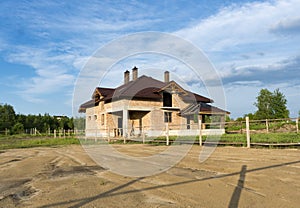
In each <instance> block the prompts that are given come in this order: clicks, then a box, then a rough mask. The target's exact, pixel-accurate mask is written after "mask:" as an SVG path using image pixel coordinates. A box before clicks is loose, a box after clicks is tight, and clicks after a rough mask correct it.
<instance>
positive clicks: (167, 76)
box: [165, 71, 170, 83]
mask: <svg viewBox="0 0 300 208" xmlns="http://www.w3.org/2000/svg"><path fill="white" fill-rule="evenodd" d="M168 82H170V73H169V72H168V71H165V83H168Z"/></svg>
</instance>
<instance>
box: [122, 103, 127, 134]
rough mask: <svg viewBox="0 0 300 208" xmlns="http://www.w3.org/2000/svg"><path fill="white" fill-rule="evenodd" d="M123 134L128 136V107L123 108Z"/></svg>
mask: <svg viewBox="0 0 300 208" xmlns="http://www.w3.org/2000/svg"><path fill="white" fill-rule="evenodd" d="M123 136H124V137H126V136H128V110H127V108H124V109H123Z"/></svg>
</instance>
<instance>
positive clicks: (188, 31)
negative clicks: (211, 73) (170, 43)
mask: <svg viewBox="0 0 300 208" xmlns="http://www.w3.org/2000/svg"><path fill="white" fill-rule="evenodd" d="M299 10H300V3H299V1H298V0H285V1H281V0H278V1H267V2H255V3H248V4H245V5H242V6H234V5H233V6H230V7H226V8H224V9H222V10H221V11H220V12H219V13H217V14H216V15H214V16H211V17H209V18H207V19H204V20H202V21H201V22H200V23H199V24H198V25H195V26H193V27H191V28H185V29H182V30H180V31H178V32H176V34H178V35H180V36H182V37H184V38H187V39H189V40H191V41H192V42H193V43H196V44H197V45H198V46H200V47H201V48H203V49H204V50H205V51H220V50H221V51H225V50H226V49H230V50H232V49H233V48H234V47H238V46H242V45H244V44H253V43H254V44H264V43H266V42H273V41H275V40H277V39H278V38H279V37H277V36H276V35H274V34H272V33H270V29H271V28H273V27H274V25H276V24H278V23H280V22H282V21H284V20H286V19H288V18H292V19H296V18H297V17H298V18H299V17H300V13H299Z"/></svg>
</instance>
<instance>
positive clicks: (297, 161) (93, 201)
mask: <svg viewBox="0 0 300 208" xmlns="http://www.w3.org/2000/svg"><path fill="white" fill-rule="evenodd" d="M115 147H116V148H117V149H119V150H121V151H122V152H127V153H128V154H134V155H137V154H140V155H143V154H144V152H147V154H149V152H151V151H152V152H155V151H158V150H159V151H161V150H163V149H164V148H165V147H164V146H150V145H115ZM200 150H201V147H199V146H194V147H193V148H192V149H191V151H190V152H189V154H188V155H187V156H186V157H185V158H184V159H183V160H182V161H181V162H180V163H179V164H177V165H176V166H175V167H173V168H171V169H169V170H168V171H166V172H164V173H161V174H158V175H155V176H150V177H145V178H131V177H124V176H120V175H117V174H114V173H111V172H110V171H108V170H105V169H104V168H102V167H100V166H98V165H97V164H96V163H94V162H93V160H92V159H90V158H89V157H88V156H87V154H86V153H85V152H84V150H83V149H82V148H81V146H76V145H74V146H67V147H59V148H33V149H17V150H7V151H1V152H0V170H1V172H0V207H5V208H7V207H299V204H300V150H299V149H298V150H297V149H246V148H241V147H218V148H217V149H216V151H215V152H214V153H213V154H212V155H211V157H210V158H209V159H208V160H206V161H205V162H204V163H199V162H198V157H199V152H200Z"/></svg>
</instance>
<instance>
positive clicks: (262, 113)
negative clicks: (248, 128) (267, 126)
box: [254, 89, 289, 119]
mask: <svg viewBox="0 0 300 208" xmlns="http://www.w3.org/2000/svg"><path fill="white" fill-rule="evenodd" d="M256 99H257V102H255V103H254V105H255V106H256V107H257V111H256V112H255V115H254V117H255V118H256V119H268V118H269V119H272V118H288V117H289V110H288V109H287V107H286V103H287V100H286V99H285V96H284V95H283V93H281V92H280V91H279V89H276V90H275V91H274V92H273V93H272V92H270V91H269V90H267V89H262V90H260V93H259V95H258V96H257V97H256Z"/></svg>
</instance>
